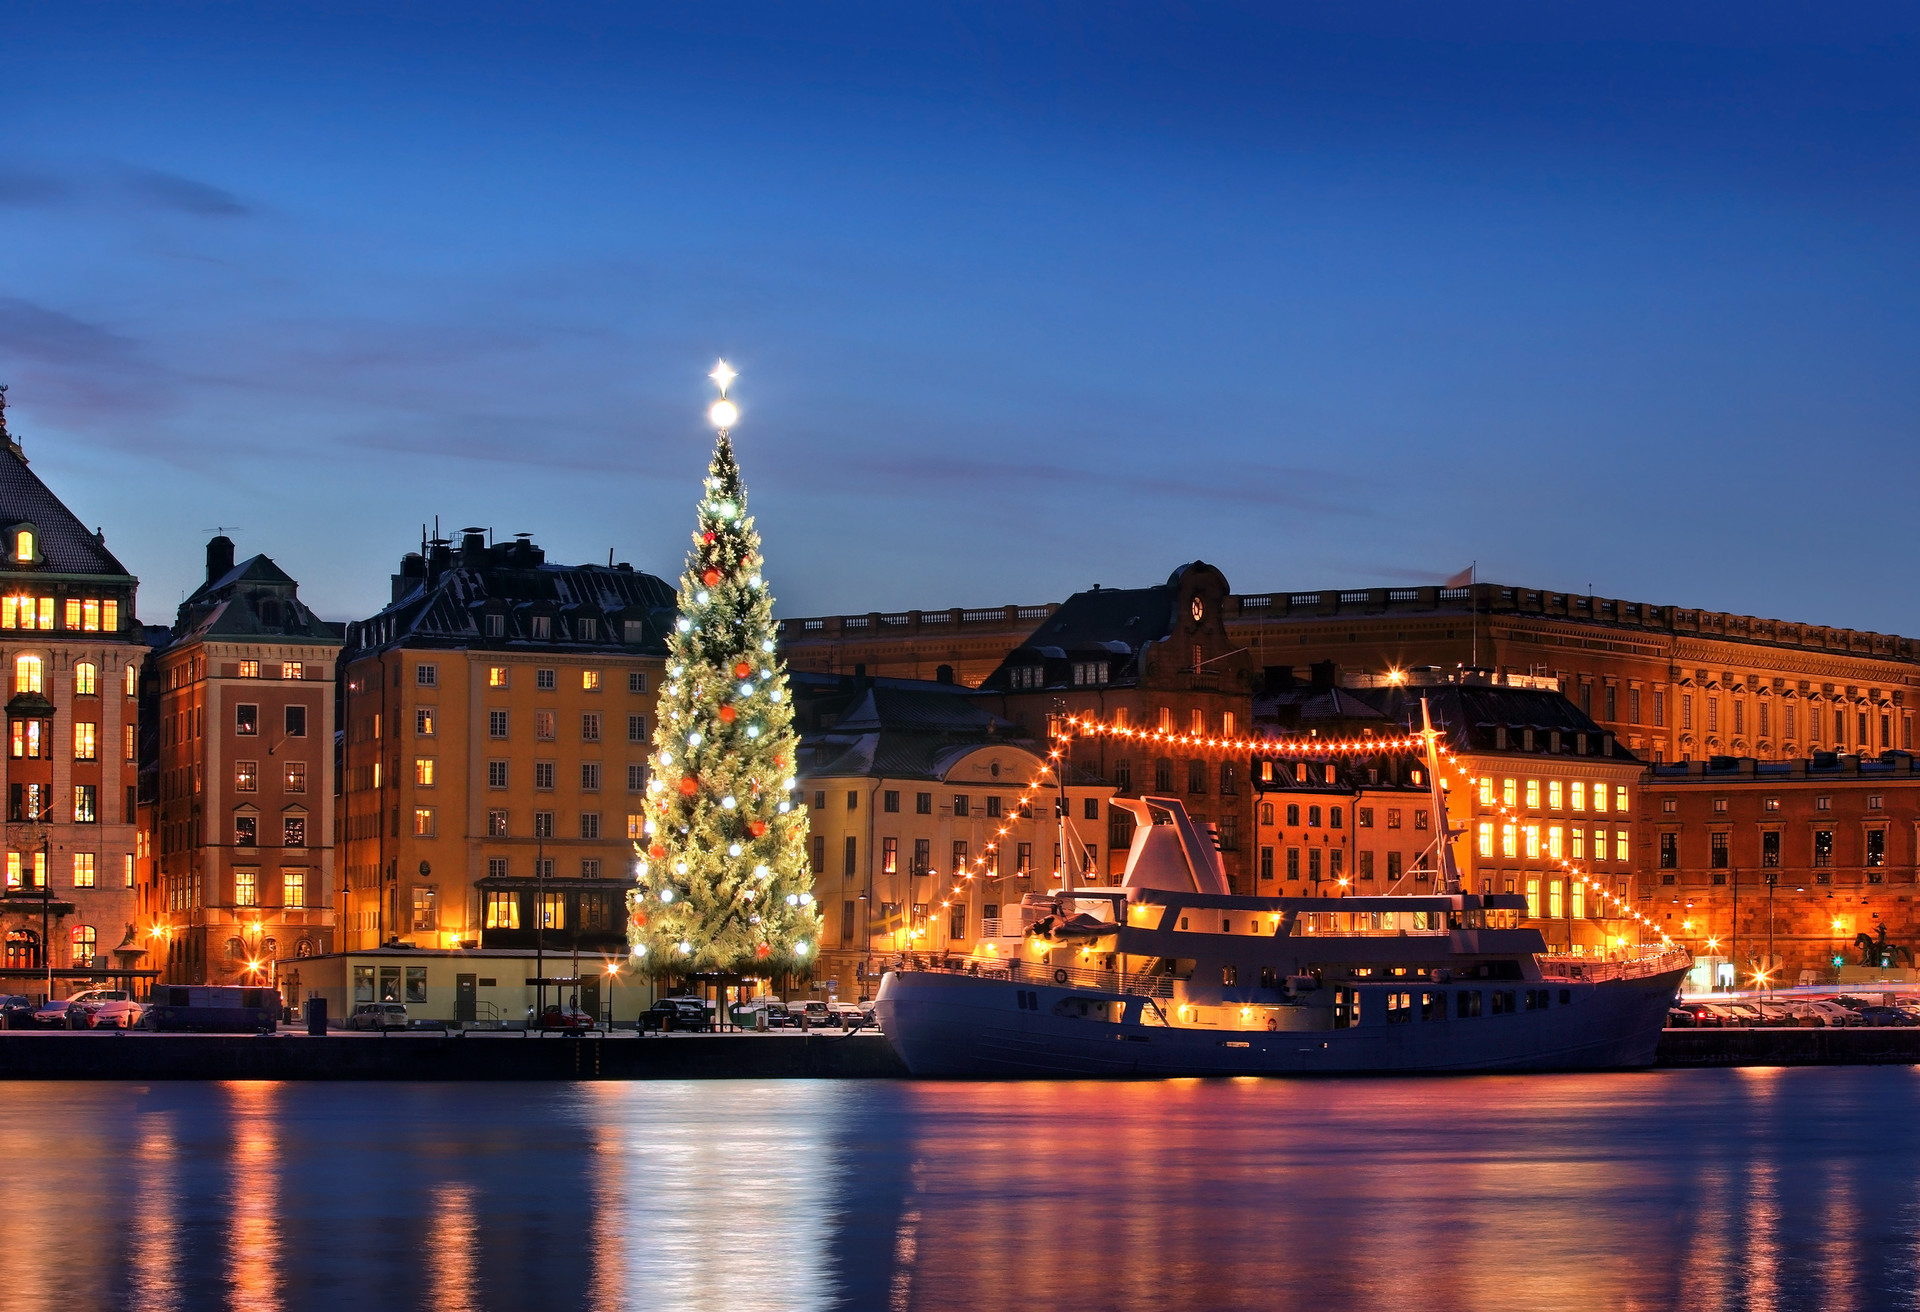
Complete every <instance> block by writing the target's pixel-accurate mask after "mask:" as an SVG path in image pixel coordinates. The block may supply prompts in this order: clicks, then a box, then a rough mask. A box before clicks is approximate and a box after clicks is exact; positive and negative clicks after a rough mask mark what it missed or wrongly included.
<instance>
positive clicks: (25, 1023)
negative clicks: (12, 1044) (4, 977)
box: [0, 993, 33, 1030]
mask: <svg viewBox="0 0 1920 1312" xmlns="http://www.w3.org/2000/svg"><path fill="white" fill-rule="evenodd" d="M32 1025H33V1003H32V1002H31V1001H29V1000H28V999H27V997H26V995H24V994H20V993H9V994H7V995H6V996H5V997H3V998H0V1029H9V1030H24V1029H28V1028H30V1027H31V1026H32Z"/></svg>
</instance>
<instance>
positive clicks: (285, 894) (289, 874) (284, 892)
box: [280, 870, 307, 911]
mask: <svg viewBox="0 0 1920 1312" xmlns="http://www.w3.org/2000/svg"><path fill="white" fill-rule="evenodd" d="M280 888H281V900H282V902H283V903H284V904H285V905H286V906H288V907H290V908H291V909H293V910H295V911H298V910H300V909H301V908H302V907H304V906H306V905H307V872H306V871H304V870H282V871H281V872H280Z"/></svg>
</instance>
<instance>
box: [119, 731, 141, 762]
mask: <svg viewBox="0 0 1920 1312" xmlns="http://www.w3.org/2000/svg"><path fill="white" fill-rule="evenodd" d="M120 736H121V738H122V739H123V740H124V741H123V742H122V744H121V745H122V746H123V747H125V748H126V757H127V759H128V760H129V761H137V760H139V759H140V755H139V753H140V731H139V729H138V728H136V727H135V726H134V725H131V724H123V725H121V726H120Z"/></svg>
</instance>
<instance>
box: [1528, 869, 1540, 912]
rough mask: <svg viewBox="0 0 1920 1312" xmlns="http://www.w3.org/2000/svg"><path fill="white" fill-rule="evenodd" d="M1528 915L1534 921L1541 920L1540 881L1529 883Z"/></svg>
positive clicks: (1533, 880)
mask: <svg viewBox="0 0 1920 1312" xmlns="http://www.w3.org/2000/svg"><path fill="white" fill-rule="evenodd" d="M1527 915H1528V916H1529V917H1531V918H1532V919H1534V920H1538V919H1539V918H1540V881H1539V880H1537V879H1529V880H1528V881H1527Z"/></svg>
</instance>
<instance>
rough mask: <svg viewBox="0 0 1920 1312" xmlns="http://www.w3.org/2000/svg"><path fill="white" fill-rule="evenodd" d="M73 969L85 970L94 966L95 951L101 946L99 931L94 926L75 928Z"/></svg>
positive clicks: (76, 926)
mask: <svg viewBox="0 0 1920 1312" xmlns="http://www.w3.org/2000/svg"><path fill="white" fill-rule="evenodd" d="M71 937H72V939H73V968H74V969H75V970H85V969H87V968H88V967H90V966H91V965H93V950H94V949H95V948H97V947H99V946H100V934H99V931H98V930H96V929H94V927H93V926H92V925H75V926H74V927H73V934H72V935H71Z"/></svg>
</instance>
